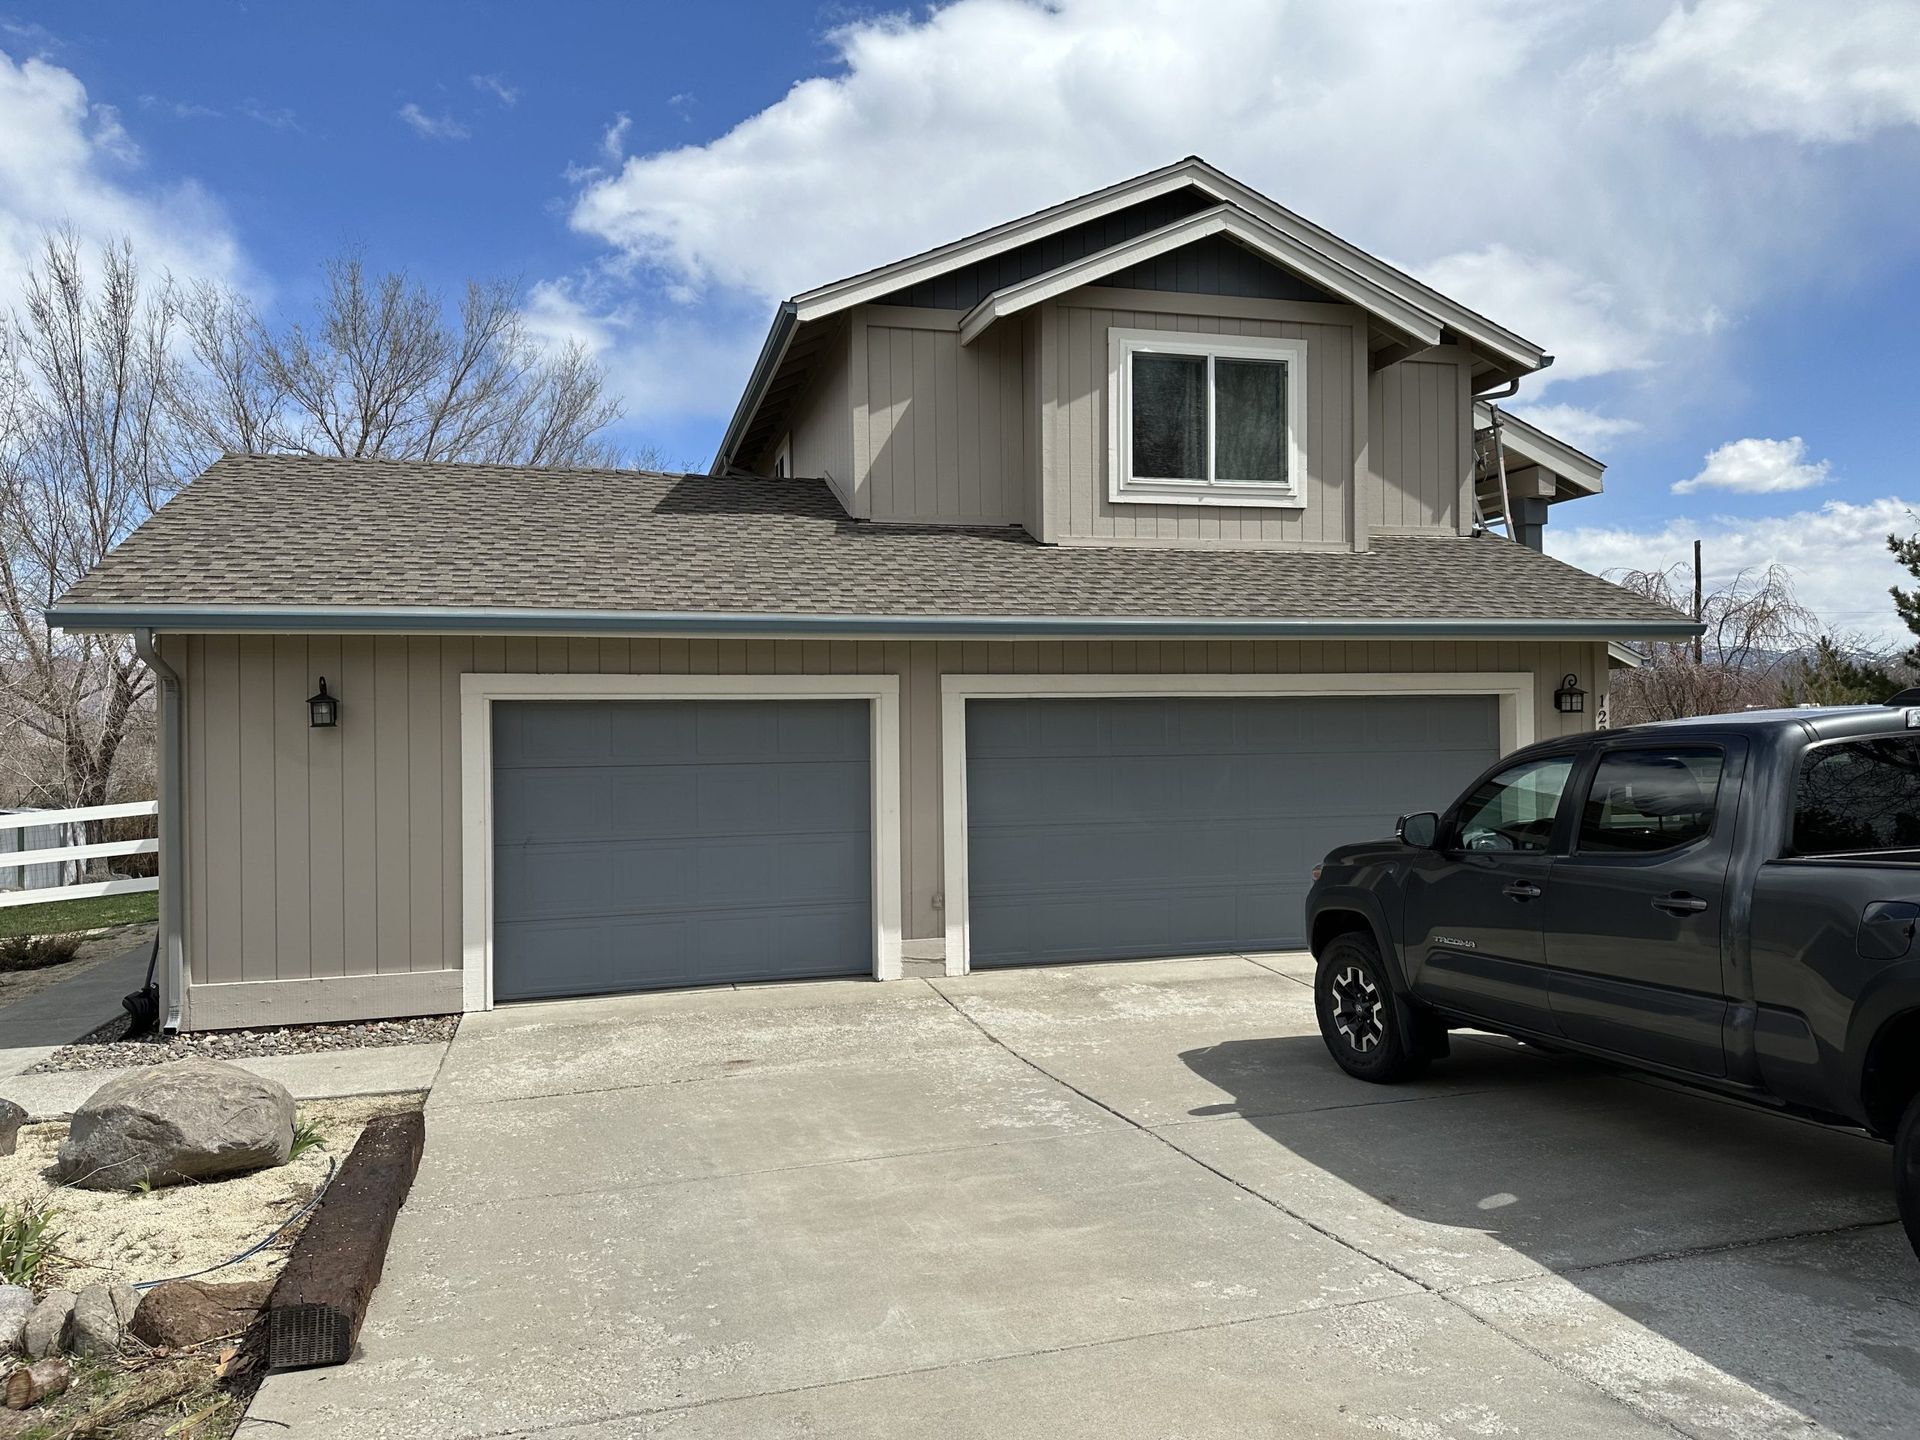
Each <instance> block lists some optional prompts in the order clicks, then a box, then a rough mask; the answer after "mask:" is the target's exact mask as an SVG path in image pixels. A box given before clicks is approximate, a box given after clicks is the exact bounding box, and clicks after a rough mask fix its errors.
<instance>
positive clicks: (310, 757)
mask: <svg viewBox="0 0 1920 1440" xmlns="http://www.w3.org/2000/svg"><path fill="white" fill-rule="evenodd" d="M169 648H170V649H174V648H177V649H179V650H180V651H181V655H180V660H179V661H178V662H177V663H178V665H179V668H180V669H181V670H182V672H183V675H184V679H185V694H184V703H185V711H186V714H185V741H184V743H185V749H186V754H187V757H188V771H187V775H186V777H185V797H186V821H187V846H186V855H187V864H186V870H187V874H186V881H187V897H188V904H187V915H188V920H189V928H188V956H189V964H190V967H191V969H190V973H191V975H192V977H193V981H194V983H195V984H197V985H209V984H213V985H225V984H230V983H233V982H239V981H271V980H301V979H308V978H316V979H324V978H328V977H362V978H363V979H364V980H365V981H366V983H365V984H358V982H356V985H357V986H358V988H353V987H349V988H348V990H347V991H345V992H343V991H342V990H341V989H339V988H338V987H336V989H335V990H334V991H333V992H331V993H332V994H333V995H334V996H335V997H336V999H335V1000H334V1001H333V1002H330V1003H336V1004H337V1003H338V1001H337V996H338V995H339V994H341V993H352V994H354V995H358V996H364V997H367V998H365V999H363V1000H361V1001H359V1002H357V1003H360V1004H363V1005H365V1006H368V1007H378V1006H380V1005H383V1004H389V1005H395V1006H411V1005H425V1004H443V1005H444V1004H445V1003H447V1001H446V995H447V993H450V992H448V991H446V990H445V989H444V987H440V988H436V987H434V986H431V985H426V984H424V982H416V981H414V980H409V979H408V978H407V977H409V976H418V975H419V974H420V973H421V972H430V971H439V970H446V969H454V968H457V967H458V966H459V964H460V959H461V935H460V895H459V886H460V867H459V844H460V783H459V777H460V755H459V748H460V747H459V722H458V715H459V695H460V676H461V674H463V673H464V672H466V671H468V670H484V671H517V672H534V671H541V672H556V671H557V672H569V671H571V672H597V673H609V672H610V673H616V674H622V673H667V674H834V673H859V674H895V675H899V676H900V677H901V679H902V685H901V732H902V735H901V743H902V765H903V769H904V774H903V777H902V787H901V801H902V835H901V839H902V866H903V870H904V873H905V884H906V895H905V897H904V906H903V912H904V920H905V925H906V934H907V936H908V937H909V938H931V937H938V936H939V935H941V934H942V933H943V929H944V920H943V916H942V901H941V897H940V894H939V892H940V886H941V884H942V857H941V828H940V827H941V816H940V777H941V769H940V754H939V747H940V734H939V712H940V676H941V675H942V674H943V673H967V674H990V673H1022V674H1036V673H1038V674H1081V673H1089V672H1091V673H1096V674H1108V673H1112V674H1133V673H1175V674H1178V673H1205V672H1211V673H1228V674H1263V673H1276V672H1315V673H1318V672H1328V673H1335V674H1340V673H1351V672H1358V671H1381V672H1390V673H1416V672H1422V671H1516V670H1531V671H1532V672H1533V673H1534V676H1535V691H1536V697H1537V699H1536V714H1535V733H1536V735H1537V736H1539V737H1545V736H1549V735H1557V734H1561V733H1563V732H1565V731H1566V730H1568V729H1572V728H1580V727H1583V726H1584V725H1585V724H1586V723H1587V722H1588V721H1589V720H1590V718H1591V716H1590V715H1589V716H1585V717H1570V716H1562V715H1560V714H1558V713H1557V712H1556V711H1555V710H1554V708H1553V689H1554V686H1555V685H1556V684H1557V683H1558V682H1559V679H1560V677H1561V676H1562V675H1563V674H1566V673H1568V672H1572V673H1574V674H1576V675H1578V676H1579V677H1580V683H1581V684H1582V685H1584V686H1586V687H1587V689H1588V690H1589V691H1590V692H1592V696H1591V705H1592V709H1593V710H1594V711H1597V709H1598V705H1599V699H1600V693H1601V692H1602V691H1603V689H1604V687H1605V684H1606V652H1605V647H1604V646H1598V645H1593V644H1590V643H1585V642H1581V643H1571V642H1570V643H1567V644H1548V645H1537V644H1520V643H1516V642H1492V641H1485V642H1472V641H1460V642H1455V643H1447V642H1440V643H1432V642H1414V641H1387V640H1377V641H1311V640H1309V641H1269V640H1260V641H1225V640H1211V641H1200V640H1195V641H1177V640H1165V641H1032V642H1000V641H957V640H955V641H903V640H901V641H878V640H871V641H851V640H833V641H827V640H807V641H799V640H780V641H773V640H692V641H689V640H657V639H636V640H631V641H629V640H595V639H573V640H568V639H565V638H558V639H549V638H542V639H539V640H533V639H525V638H513V639H501V638H498V637H490V638H480V639H465V638H437V637H414V638H408V637H386V636H383V637H380V638H378V639H369V638H367V637H364V636H346V637H336V636H314V637H301V636H291V637H241V638H239V639H237V640H236V639H235V638H234V637H232V636H206V637H198V636H196V637H188V638H186V639H184V640H182V641H176V642H175V645H174V646H172V647H169ZM323 665H324V666H328V667H331V668H328V669H325V670H322V669H320V668H319V667H320V666H323ZM322 674H325V675H326V676H327V678H328V682H329V687H330V688H331V689H333V690H334V692H335V693H336V694H338V695H339V696H340V699H341V705H342V710H341V723H340V726H339V728H338V729H336V730H313V729H310V728H309V727H308V725H307V712H306V698H307V696H308V695H309V694H310V693H312V689H313V686H314V684H315V682H316V681H317V679H318V677H319V676H320V675H322ZM312 989H313V987H304V988H303V990H302V991H298V992H296V991H289V992H287V994H288V996H289V999H288V1001H287V1006H288V1008H286V1009H283V1010H281V1011H278V1012H276V1011H275V1010H274V1005H275V1004H276V1003H277V1002H275V1001H274V1000H273V997H272V996H271V995H268V996H266V998H265V999H264V1000H263V999H262V998H261V996H260V993H259V992H257V991H251V990H249V991H247V992H233V993H237V994H240V995H243V996H244V997H245V999H244V1001H242V1000H237V999H232V998H226V999H222V1000H221V1001H220V1004H221V1006H222V1009H221V1010H220V1011H219V1012H217V1013H220V1014H222V1015H243V1016H245V1017H247V1018H246V1020H245V1021H241V1020H234V1021H232V1022H231V1023H254V1022H256V1021H257V1022H259V1023H267V1022H268V1021H269V1020H270V1019H272V1018H275V1017H276V1016H277V1018H280V1019H294V1018H311V1015H310V1014H307V1015H305V1016H304V1017H303V1015H302V1013H300V1012H298V1010H297V1007H296V1006H295V1001H294V999H293V998H291V997H293V996H295V995H296V994H301V995H303V994H305V993H306V992H308V991H311V990H312ZM208 993H209V995H210V996H211V995H212V994H214V993H215V992H208ZM421 997H425V998H421ZM436 997H437V998H436ZM299 1003H300V1004H306V1003H309V1002H307V1001H305V1000H301V1001H300V1002H299ZM313 1003H318V1002H313ZM213 1013H216V1012H214V1011H212V1010H210V1009H205V1010H203V1011H202V1012H201V1019H200V1020H198V1021H194V1019H193V1016H192V1015H191V1014H190V1016H189V1020H190V1023H210V1022H209V1020H208V1019H207V1017H208V1016H209V1015H211V1014H213ZM365 1013H368V1014H371V1013H375V1009H373V1008H369V1009H368V1010H367V1011H366V1012H365ZM220 1023H228V1022H226V1021H222V1022H220Z"/></svg>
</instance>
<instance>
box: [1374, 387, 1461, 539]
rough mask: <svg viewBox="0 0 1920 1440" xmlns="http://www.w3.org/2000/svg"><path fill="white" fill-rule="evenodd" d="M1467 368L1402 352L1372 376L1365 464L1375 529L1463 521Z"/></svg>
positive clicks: (1450, 526) (1444, 526) (1447, 528)
mask: <svg viewBox="0 0 1920 1440" xmlns="http://www.w3.org/2000/svg"><path fill="white" fill-rule="evenodd" d="M1469 373H1470V372H1469V370H1468V368H1467V366H1465V365H1464V364H1461V363H1459V362H1458V361H1456V360H1453V359H1444V360H1437V361H1426V360H1403V361H1401V362H1400V363H1399V364H1398V365H1389V366H1388V367H1387V368H1386V369H1384V370H1379V371H1376V372H1374V374H1373V375H1372V376H1371V377H1370V379H1369V382H1368V386H1367V408H1368V411H1369V415H1370V418H1369V426H1368V429H1369V434H1370V437H1371V443H1370V444H1369V445H1368V447H1367V469H1368V472H1369V473H1368V479H1369V483H1370V484H1371V486H1372V496H1371V499H1370V504H1371V506H1372V514H1373V521H1374V527H1375V528H1376V529H1378V530H1381V531H1389V532H1390V531H1402V532H1405V531H1423V530H1424V531H1429V532H1445V533H1449V534H1451V533H1454V532H1456V531H1458V530H1459V529H1460V528H1461V508H1460V507H1461V499H1462V497H1463V496H1464V495H1465V494H1466V493H1467V485H1468V483H1469V479H1470V476H1471V472H1472V464H1473V422H1472V419H1471V407H1472V403H1473V401H1472V395H1471V391H1470V389H1469V386H1468V375H1469ZM1468 518H1469V519H1470V518H1471V517H1470V516H1469V517H1468Z"/></svg>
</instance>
